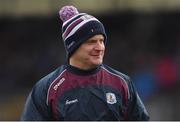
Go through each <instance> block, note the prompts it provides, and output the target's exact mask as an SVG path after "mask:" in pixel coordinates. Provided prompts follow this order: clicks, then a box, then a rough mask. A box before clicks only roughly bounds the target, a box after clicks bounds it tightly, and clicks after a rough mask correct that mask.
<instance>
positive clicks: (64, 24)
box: [62, 13, 86, 32]
mask: <svg viewBox="0 0 180 122" xmlns="http://www.w3.org/2000/svg"><path fill="white" fill-rule="evenodd" d="M85 14H86V13H81V14H77V15H75V16H73V17H72V18H70V19H69V20H67V21H66V22H64V23H63V26H62V27H63V32H64V31H65V30H66V28H67V26H68V25H69V24H70V23H71V22H73V21H74V20H76V19H78V18H80V17H81V16H83V15H85Z"/></svg>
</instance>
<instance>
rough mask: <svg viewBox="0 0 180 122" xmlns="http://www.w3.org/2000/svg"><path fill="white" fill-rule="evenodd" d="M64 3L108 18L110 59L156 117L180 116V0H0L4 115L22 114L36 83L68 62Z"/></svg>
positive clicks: (0, 86)
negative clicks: (62, 17)
mask: <svg viewBox="0 0 180 122" xmlns="http://www.w3.org/2000/svg"><path fill="white" fill-rule="evenodd" d="M64 5H74V6H75V7H77V8H78V9H79V11H80V12H86V13H89V14H91V15H94V16H95V17H97V18H98V19H100V20H101V21H102V22H103V23H104V25H105V28H106V32H107V35H108V44H107V47H106V55H105V63H106V64H108V65H110V66H112V67H113V68H115V69H117V70H119V71H121V72H123V73H125V74H128V75H129V76H130V77H131V79H132V81H133V82H134V83H135V85H136V87H137V90H138V92H139V94H140V97H141V98H142V100H143V101H144V103H145V106H146V108H147V110H148V112H149V114H150V117H151V120H159V121H160V120H180V116H179V113H180V0H0V50H1V51H0V120H19V118H20V115H21V113H22V110H23V106H24V103H25V100H26V98H27V95H28V94H29V92H30V90H31V88H32V86H33V85H34V84H35V83H36V82H37V81H38V80H39V79H41V78H42V77H44V76H45V75H47V74H48V73H50V72H51V71H53V70H55V69H56V68H57V67H58V66H60V65H61V64H63V63H64V61H65V50H64V46H63V41H62V38H61V25H62V22H61V21H60V19H59V16H58V11H59V9H60V8H61V7H62V6H64Z"/></svg>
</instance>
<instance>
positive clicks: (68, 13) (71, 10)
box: [59, 6, 79, 22]
mask: <svg viewBox="0 0 180 122" xmlns="http://www.w3.org/2000/svg"><path fill="white" fill-rule="evenodd" d="M77 14H79V12H78V10H77V8H75V7H74V6H64V7H62V8H61V9H60V11H59V16H60V18H61V20H62V21H63V22H65V21H67V20H68V19H70V18H71V17H73V16H74V15H77Z"/></svg>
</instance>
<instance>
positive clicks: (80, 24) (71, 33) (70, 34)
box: [64, 18, 98, 40]
mask: <svg viewBox="0 0 180 122" xmlns="http://www.w3.org/2000/svg"><path fill="white" fill-rule="evenodd" d="M90 21H98V20H97V19H96V18H90V19H87V20H84V21H82V22H81V23H79V24H78V25H77V26H75V27H74V28H73V29H72V30H71V32H70V33H69V34H68V35H67V37H66V38H65V39H64V40H66V39H67V38H69V37H70V36H72V35H73V34H74V33H75V32H76V31H77V30H78V29H79V28H80V27H82V26H83V25H85V24H86V23H88V22H90Z"/></svg>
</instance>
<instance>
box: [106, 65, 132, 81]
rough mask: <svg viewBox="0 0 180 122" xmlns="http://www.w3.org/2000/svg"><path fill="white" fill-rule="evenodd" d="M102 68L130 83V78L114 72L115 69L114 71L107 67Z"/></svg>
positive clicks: (116, 71)
mask: <svg viewBox="0 0 180 122" xmlns="http://www.w3.org/2000/svg"><path fill="white" fill-rule="evenodd" d="M103 68H104V69H105V70H106V71H108V72H109V73H111V74H114V75H116V76H119V77H122V78H123V79H124V80H126V81H130V77H129V76H128V75H126V74H124V73H122V72H120V71H118V70H116V69H114V68H112V67H110V66H108V65H103Z"/></svg>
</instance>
